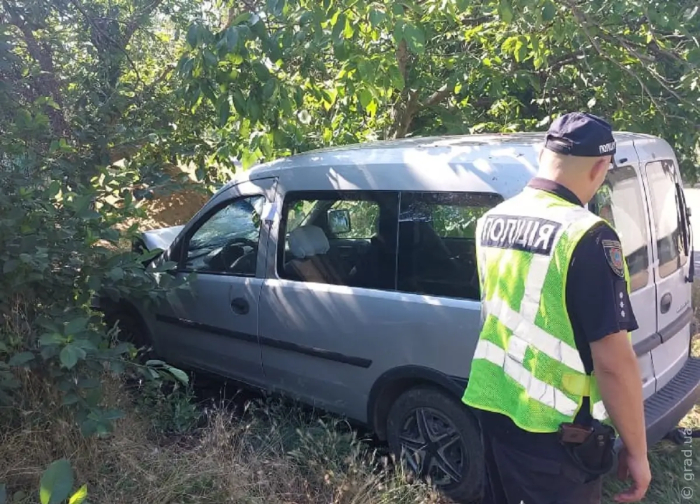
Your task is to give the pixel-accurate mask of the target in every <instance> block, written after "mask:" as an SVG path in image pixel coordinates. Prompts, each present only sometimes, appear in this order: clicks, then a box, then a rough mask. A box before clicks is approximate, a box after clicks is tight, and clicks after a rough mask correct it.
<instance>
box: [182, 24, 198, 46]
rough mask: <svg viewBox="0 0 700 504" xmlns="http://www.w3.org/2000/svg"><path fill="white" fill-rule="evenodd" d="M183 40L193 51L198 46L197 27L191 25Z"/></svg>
mask: <svg viewBox="0 0 700 504" xmlns="http://www.w3.org/2000/svg"><path fill="white" fill-rule="evenodd" d="M185 38H186V40H187V43H188V44H189V45H190V47H192V48H193V49H194V48H195V47H197V45H198V44H199V25H197V24H193V25H192V26H190V28H189V30H187V36H186V37H185Z"/></svg>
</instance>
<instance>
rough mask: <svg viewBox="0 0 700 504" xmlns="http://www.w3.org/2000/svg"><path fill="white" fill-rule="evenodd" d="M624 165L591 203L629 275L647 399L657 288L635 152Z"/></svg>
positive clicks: (653, 383)
mask: <svg viewBox="0 0 700 504" xmlns="http://www.w3.org/2000/svg"><path fill="white" fill-rule="evenodd" d="M620 157H621V158H626V159H627V161H625V163H624V164H622V165H621V166H615V167H613V168H611V169H610V170H609V171H608V175H607V177H606V180H605V183H604V185H603V187H602V188H601V190H600V191H599V192H598V193H597V194H596V196H595V197H594V198H593V200H592V201H591V206H590V208H591V210H592V211H593V212H594V213H596V214H597V215H600V216H601V217H603V218H604V219H606V220H607V221H608V222H610V224H612V226H613V227H614V228H615V231H616V232H617V234H618V236H619V238H620V242H621V244H622V250H623V253H624V254H625V259H626V261H627V267H628V269H629V272H630V284H631V292H630V302H631V303H632V309H633V311H634V316H635V318H636V319H637V324H638V325H639V328H638V329H637V330H636V331H633V332H632V344H633V345H634V350H635V352H636V354H637V359H638V362H639V368H640V373H641V376H642V387H643V393H644V398H645V399H646V398H647V397H649V396H651V395H652V394H653V393H654V392H655V391H656V379H655V370H654V363H653V361H652V353H651V351H652V349H653V347H655V346H656V345H657V344H658V334H657V331H656V327H657V326H656V312H655V310H650V309H649V307H652V306H655V304H656V288H655V286H654V271H653V265H652V261H651V253H652V251H651V249H650V247H649V243H650V236H651V233H650V225H651V222H650V220H649V216H648V211H647V206H646V201H645V198H644V186H643V178H642V176H641V173H640V167H639V163H638V162H637V156H636V154H635V153H634V152H623V153H621V156H620Z"/></svg>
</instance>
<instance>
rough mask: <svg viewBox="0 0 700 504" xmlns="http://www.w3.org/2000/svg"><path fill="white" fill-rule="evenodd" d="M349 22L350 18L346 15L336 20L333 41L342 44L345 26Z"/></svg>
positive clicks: (332, 33)
mask: <svg viewBox="0 0 700 504" xmlns="http://www.w3.org/2000/svg"><path fill="white" fill-rule="evenodd" d="M347 22H348V18H347V16H346V15H345V14H340V15H339V16H338V19H336V20H335V24H334V25H333V31H332V32H331V36H332V37H333V40H334V41H335V42H336V43H337V42H340V41H341V40H342V38H343V32H344V31H345V25H346V24H347Z"/></svg>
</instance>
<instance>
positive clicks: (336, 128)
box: [178, 0, 700, 179]
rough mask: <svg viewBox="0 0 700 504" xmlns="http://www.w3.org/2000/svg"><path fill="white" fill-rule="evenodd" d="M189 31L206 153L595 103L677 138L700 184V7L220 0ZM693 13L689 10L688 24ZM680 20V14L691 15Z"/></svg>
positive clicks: (490, 0) (515, 127)
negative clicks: (215, 16)
mask: <svg viewBox="0 0 700 504" xmlns="http://www.w3.org/2000/svg"><path fill="white" fill-rule="evenodd" d="M217 5H218V8H219V9H220V10H221V12H222V13H223V12H226V13H227V15H226V16H224V17H225V18H226V19H227V21H226V22H225V23H223V24H221V23H219V24H214V25H213V24H209V23H207V22H206V21H204V20H202V21H200V22H197V23H195V24H193V25H192V26H191V27H190V29H189V31H188V33H187V42H188V48H189V50H188V51H187V53H186V54H185V55H184V56H183V58H182V59H181V60H180V62H179V64H178V74H179V75H180V77H181V79H182V86H181V87H180V89H181V91H182V93H181V96H182V97H183V99H184V100H185V101H186V102H187V103H189V104H191V105H192V107H193V108H194V109H195V110H199V109H201V108H205V109H206V110H207V113H206V114H205V116H206V117H207V118H208V121H207V123H206V126H205V127H206V128H207V130H208V131H210V132H211V135H212V137H211V138H212V140H213V142H212V144H211V149H210V150H209V152H208V153H205V152H202V155H203V156H204V155H207V154H208V155H209V156H210V157H209V158H207V159H208V161H209V162H210V163H212V164H214V163H215V164H217V165H222V166H226V165H228V166H230V165H231V164H230V163H231V160H232V159H234V158H238V159H241V160H242V161H243V164H244V165H245V166H248V165H250V164H252V163H253V162H255V161H257V160H261V159H266V160H269V159H272V158H274V157H276V156H279V155H285V154H289V153H294V152H299V151H303V150H307V149H310V148H313V147H319V146H323V145H331V144H342V143H353V142H358V141H365V140H371V139H388V138H396V137H399V138H400V137H405V136H408V135H426V134H454V133H475V132H476V133H478V132H508V131H521V130H538V129H542V128H545V127H546V126H547V124H548V123H549V122H550V121H551V119H552V117H555V116H557V115H558V114H560V113H563V112H566V111H570V110H577V109H582V110H591V111H593V112H595V113H598V114H601V115H604V116H607V117H609V118H611V119H612V121H613V122H614V124H615V126H616V127H617V128H619V129H629V130H635V131H641V132H648V133H652V134H657V135H660V136H662V137H664V138H666V139H667V140H669V142H671V143H672V144H673V145H674V146H675V148H676V149H677V152H678V153H679V156H680V158H681V163H682V168H683V171H684V173H685V175H686V177H687V178H689V179H694V178H695V177H696V173H695V165H696V163H695V162H694V161H695V160H694V149H695V148H696V146H697V144H698V122H699V121H698V117H699V115H698V106H699V103H698V97H699V96H700V95H699V90H698V76H699V74H698V64H699V63H700V50H699V48H698V43H697V40H698V34H699V33H700V14H699V13H698V8H697V5H696V2H693V1H692V0H674V1H672V2H633V1H608V0H595V1H592V2H585V3H580V2H573V1H568V0H567V1H564V2H554V1H551V0H498V1H494V0H486V1H476V2H473V1H472V2H466V1H463V0H423V1H404V2H369V1H363V0H324V1H316V0H286V1H285V0H269V1H266V2H254V1H249V2H220V3H219V4H217ZM679 17H680V18H679ZM681 20H682V21H681Z"/></svg>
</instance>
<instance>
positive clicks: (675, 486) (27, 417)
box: [0, 284, 700, 504]
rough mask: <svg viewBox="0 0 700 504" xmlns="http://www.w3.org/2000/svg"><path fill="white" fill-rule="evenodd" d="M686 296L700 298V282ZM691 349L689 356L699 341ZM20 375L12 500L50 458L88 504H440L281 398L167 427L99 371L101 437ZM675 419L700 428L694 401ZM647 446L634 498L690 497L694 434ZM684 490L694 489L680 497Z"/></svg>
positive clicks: (5, 442)
mask: <svg viewBox="0 0 700 504" xmlns="http://www.w3.org/2000/svg"><path fill="white" fill-rule="evenodd" d="M694 298H698V299H697V300H695V299H694V301H695V303H694V305H695V306H696V307H700V284H697V288H696V290H695V292H694ZM696 327H698V328H700V325H696ZM694 353H695V355H697V356H700V338H696V341H695V343H694ZM22 382H23V390H22V397H23V405H22V408H21V412H20V411H7V410H5V411H3V410H0V483H5V484H6V485H7V490H8V495H9V496H10V499H11V500H10V502H11V503H12V504H29V503H35V502H37V488H38V482H39V478H40V475H41V473H42V471H43V470H44V469H45V468H46V467H47V466H48V464H49V463H51V462H52V461H53V460H56V459H58V458H61V457H66V458H68V459H69V460H70V461H71V463H72V465H73V467H74V469H75V473H76V477H75V482H76V488H77V486H78V485H83V484H87V485H88V491H89V501H90V502H91V503H92V504H99V503H110V504H122V503H123V504H133V503H136V502H138V503H142V504H150V503H153V504H189V503H211V504H214V503H216V504H221V503H237V504H238V503H240V504H258V503H259V504H312V503H313V504H321V503H323V504H370V503H372V504H373V503H377V504H380V503H381V504H389V503H406V504H408V503H436V504H437V503H441V502H446V501H445V500H444V499H443V498H441V497H440V496H438V495H436V494H435V493H434V492H432V491H430V490H429V489H428V488H427V487H426V486H425V485H422V484H417V483H413V484H408V482H407V478H405V477H404V475H403V474H402V473H401V472H400V471H393V470H391V471H388V470H385V468H384V464H383V462H382V459H381V458H380V457H377V456H375V455H374V454H373V453H371V452H370V448H369V447H368V445H367V444H366V443H363V442H362V441H361V440H359V439H358V437H357V436H358V434H357V433H356V431H354V430H352V429H350V428H349V427H348V426H347V425H345V424H344V423H343V422H342V421H340V420H337V419H335V420H334V419H330V420H328V419H321V418H318V417H312V416H310V415H307V414H304V413H302V412H301V411H300V410H297V409H295V408H293V407H292V408H290V407H289V406H288V405H287V406H283V405H276V404H269V403H268V404H266V405H264V406H263V407H256V408H254V411H251V410H248V413H247V414H245V415H243V416H240V415H239V416H234V414H233V413H232V409H231V408H225V407H218V408H215V409H213V410H209V411H206V413H205V415H204V424H203V425H202V426H201V427H199V428H196V429H194V430H192V431H190V432H188V433H187V434H184V435H179V436H166V435H163V434H162V433H161V432H162V431H161V429H160V428H159V426H158V424H157V422H155V423H154V420H153V414H152V413H153V412H152V411H151V410H152V409H153V404H145V403H144V402H143V400H144V399H143V397H140V396H139V397H138V398H137V400H136V402H134V400H133V396H132V395H129V394H128V392H126V390H125V388H124V387H123V386H122V385H121V383H119V382H115V381H110V380H108V381H107V382H106V387H107V389H106V397H107V401H108V403H109V404H110V405H111V406H114V407H119V408H121V409H124V410H125V411H126V412H127V415H126V417H125V418H124V419H122V420H119V421H118V422H117V424H116V429H115V431H114V432H113V433H112V435H110V436H109V437H107V438H103V439H98V438H90V439H86V438H84V437H83V436H82V435H81V434H80V432H79V431H78V429H77V428H76V427H75V424H74V423H73V422H72V421H71V419H70V418H69V417H68V416H67V415H66V412H65V411H63V410H62V409H61V408H60V407H59V406H58V404H59V401H58V398H57V396H56V395H55V392H54V391H52V390H51V389H50V388H48V387H46V386H45V385H43V384H42V383H40V382H38V381H37V380H36V379H31V378H30V377H28V376H24V377H23V380H22ZM139 401H141V402H139ZM165 409H166V410H167V408H165ZM149 415H150V416H149ZM682 425H684V426H688V427H695V428H700V405H697V406H696V407H695V409H694V410H693V411H692V412H690V413H689V414H688V416H687V417H686V418H685V419H684V421H683V423H682ZM8 426H11V427H8ZM650 450H651V453H650V460H651V465H652V474H653V478H654V479H653V482H652V486H651V488H650V490H649V493H648V495H647V498H646V499H645V500H644V502H646V503H648V504H667V503H685V502H689V503H690V502H700V501H699V500H697V499H698V496H700V473H698V471H700V443H698V441H695V442H694V443H688V444H685V445H683V446H677V445H674V444H672V443H670V442H667V441H664V442H661V443H659V444H658V445H656V446H653V447H651V449H650ZM625 486H626V484H625V483H620V482H618V481H617V480H616V479H615V478H614V477H608V478H606V481H605V485H604V494H605V497H604V499H603V502H604V503H612V502H613V501H612V498H611V496H612V495H614V494H615V493H616V492H618V491H619V490H621V489H622V488H624V487H625ZM684 489H690V492H692V495H693V496H692V497H691V498H689V499H686V498H685V497H684V495H685V496H687V495H689V494H688V490H684ZM683 492H685V494H684V493H683Z"/></svg>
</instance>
